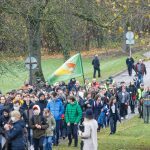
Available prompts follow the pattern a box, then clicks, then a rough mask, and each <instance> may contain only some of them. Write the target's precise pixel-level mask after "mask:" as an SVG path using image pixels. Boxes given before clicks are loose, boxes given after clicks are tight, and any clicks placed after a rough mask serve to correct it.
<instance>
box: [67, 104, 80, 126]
mask: <svg viewBox="0 0 150 150" xmlns="http://www.w3.org/2000/svg"><path fill="white" fill-rule="evenodd" d="M81 118H82V110H81V107H80V105H79V104H78V103H77V102H76V101H75V102H74V104H70V103H69V104H67V108H66V112H65V120H66V123H79V122H80V120H81Z"/></svg>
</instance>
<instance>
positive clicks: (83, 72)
mask: <svg viewBox="0 0 150 150" xmlns="http://www.w3.org/2000/svg"><path fill="white" fill-rule="evenodd" d="M79 54H80V59H81V68H82V73H83V75H82V77H83V83H84V86H85V77H84V70H83V63H82V57H81V53H80V51H79Z"/></svg>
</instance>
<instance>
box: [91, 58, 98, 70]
mask: <svg viewBox="0 0 150 150" xmlns="http://www.w3.org/2000/svg"><path fill="white" fill-rule="evenodd" d="M92 65H93V67H94V68H95V69H98V68H99V66H100V62H99V59H98V58H94V59H93V60H92Z"/></svg>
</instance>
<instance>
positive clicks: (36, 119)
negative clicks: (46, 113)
mask: <svg viewBox="0 0 150 150" xmlns="http://www.w3.org/2000/svg"><path fill="white" fill-rule="evenodd" d="M48 127H49V126H48V124H47V122H46V119H45V118H44V117H43V116H42V115H41V114H40V107H39V106H38V105H34V106H33V117H32V118H31V119H30V128H31V129H32V130H33V145H34V150H39V149H40V150H44V147H45V145H44V140H45V132H46V129H47V128H48Z"/></svg>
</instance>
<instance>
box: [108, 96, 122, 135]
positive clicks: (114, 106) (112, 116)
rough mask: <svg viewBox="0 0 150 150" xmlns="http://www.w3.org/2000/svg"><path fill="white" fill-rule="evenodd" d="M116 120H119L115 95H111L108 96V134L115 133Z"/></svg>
mask: <svg viewBox="0 0 150 150" xmlns="http://www.w3.org/2000/svg"><path fill="white" fill-rule="evenodd" d="M117 120H119V121H120V117H119V113H118V110H117V103H116V97H114V96H112V97H111V98H110V115H109V121H110V134H115V133H116V127H117Z"/></svg>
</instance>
